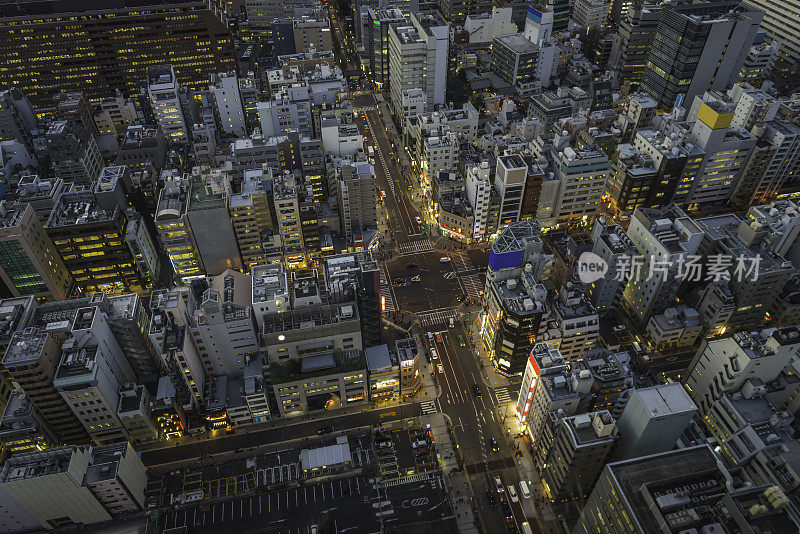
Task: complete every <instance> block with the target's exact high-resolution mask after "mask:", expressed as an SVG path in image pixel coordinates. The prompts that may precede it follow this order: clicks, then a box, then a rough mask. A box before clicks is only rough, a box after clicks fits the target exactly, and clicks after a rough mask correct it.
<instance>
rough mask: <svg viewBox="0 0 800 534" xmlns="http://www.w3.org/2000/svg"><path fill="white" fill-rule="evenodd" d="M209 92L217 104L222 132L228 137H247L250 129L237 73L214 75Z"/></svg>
mask: <svg viewBox="0 0 800 534" xmlns="http://www.w3.org/2000/svg"><path fill="white" fill-rule="evenodd" d="M209 90H210V91H211V93H212V94H213V95H214V100H215V101H216V103H217V112H218V113H219V120H220V123H221V125H222V131H223V132H225V133H226V134H228V135H235V136H237V137H246V136H247V132H248V129H247V124H246V122H245V115H244V104H243V103H242V95H241V93H240V90H239V77H238V76H237V75H236V71H231V72H224V73H219V74H212V75H211V85H210V86H209Z"/></svg>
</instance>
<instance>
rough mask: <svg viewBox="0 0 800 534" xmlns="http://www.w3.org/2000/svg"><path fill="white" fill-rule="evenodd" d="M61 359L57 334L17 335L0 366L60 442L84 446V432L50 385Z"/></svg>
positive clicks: (35, 332) (85, 438) (21, 333)
mask: <svg viewBox="0 0 800 534" xmlns="http://www.w3.org/2000/svg"><path fill="white" fill-rule="evenodd" d="M63 326H64V325H62V327H63ZM67 326H68V325H67ZM60 359H61V339H60V338H59V336H58V335H57V334H55V333H48V332H39V331H33V332H29V333H25V332H17V333H15V334H14V335H13V336H12V338H11V341H10V343H9V345H8V348H7V349H6V352H5V356H3V367H4V368H5V370H6V371H7V372H8V374H9V376H10V377H11V379H12V380H14V381H15V382H16V383H17V384H19V386H20V388H22V390H23V391H25V392H26V394H27V395H28V398H29V399H30V401H31V402H32V403H33V405H34V406H35V407H36V409H37V410H39V413H40V414H41V416H42V417H43V418H44V420H45V421H46V422H47V423H48V424H49V425H50V428H52V429H53V430H54V431H55V432H57V434H58V436H57V437H58V441H59V443H86V442H88V439H89V438H88V435H87V433H86V430H85V429H84V427H83V425H82V424H81V423H80V421H79V420H78V418H77V417H76V416H75V414H74V413H73V412H72V410H71V409H70V407H69V405H67V403H66V401H65V400H64V399H63V398H62V397H61V395H60V394H59V392H58V390H57V389H56V388H55V387H54V386H53V379H54V377H55V375H56V371H57V369H58V364H59V361H60Z"/></svg>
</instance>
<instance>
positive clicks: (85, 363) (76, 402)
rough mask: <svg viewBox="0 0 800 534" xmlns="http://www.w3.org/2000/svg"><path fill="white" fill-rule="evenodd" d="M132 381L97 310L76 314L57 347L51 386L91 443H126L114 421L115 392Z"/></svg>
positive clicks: (123, 430)
mask: <svg viewBox="0 0 800 534" xmlns="http://www.w3.org/2000/svg"><path fill="white" fill-rule="evenodd" d="M135 380H136V375H134V373H133V370H132V369H131V367H130V365H129V364H128V362H127V360H126V359H125V356H124V355H123V353H122V349H121V348H120V346H119V344H118V343H117V341H116V339H115V338H114V334H113V333H112V332H111V328H110V327H109V325H108V322H107V320H106V316H105V314H103V313H102V312H100V311H99V309H98V308H97V307H90V308H82V309H80V310H78V311H77V313H76V314H75V319H74V320H73V322H72V325H71V330H70V333H69V334H68V337H67V339H66V340H65V341H64V343H63V344H62V346H61V359H60V363H59V365H58V370H57V371H56V374H55V376H54V378H53V386H54V387H55V388H56V389H57V390H58V391H59V392H60V393H61V396H62V397H63V399H64V401H65V402H66V403H67V405H68V406H69V407H70V409H71V410H72V411H73V413H74V414H75V416H76V417H77V418H78V420H79V421H80V422H81V424H82V425H83V426H84V428H86V431H87V433H88V434H89V437H90V438H91V439H92V441H94V442H95V443H97V444H106V443H114V442H117V441H120V440H124V439H127V434H126V432H125V428H124V427H123V425H122V422H121V421H120V420H119V418H118V417H117V406H118V404H119V390H120V387H121V386H122V385H124V384H128V383H133V382H135ZM87 397H91V399H88V400H87ZM84 404H87V405H88V407H87V406H85V405H84Z"/></svg>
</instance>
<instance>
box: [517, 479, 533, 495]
mask: <svg viewBox="0 0 800 534" xmlns="http://www.w3.org/2000/svg"><path fill="white" fill-rule="evenodd" d="M519 494H520V495H522V497H523V498H525V499H530V498H531V490H530V488H528V483H527V482H525V481H524V480H520V481H519Z"/></svg>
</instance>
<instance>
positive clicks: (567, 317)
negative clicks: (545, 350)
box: [552, 282, 600, 360]
mask: <svg viewBox="0 0 800 534" xmlns="http://www.w3.org/2000/svg"><path fill="white" fill-rule="evenodd" d="M552 308H553V315H552V318H553V320H555V321H556V324H557V325H558V330H559V341H558V343H556V345H557V348H558V349H559V350H560V351H561V355H562V356H563V357H564V358H565V359H567V360H571V359H572V358H577V357H579V356H581V355H582V354H583V353H584V352H586V351H587V350H588V349H589V348H590V347H591V346H592V345H594V342H595V341H596V340H597V336H598V333H599V331H600V320H599V319H598V317H597V312H596V311H595V309H594V306H592V303H591V302H589V300H588V299H587V297H586V294H585V293H584V292H583V291H582V290H580V289H578V288H576V287H574V286H572V283H571V282H567V283H566V285H565V286H563V287H562V288H561V289H560V290H559V291H558V296H557V297H556V298H555V299H553V301H552Z"/></svg>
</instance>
